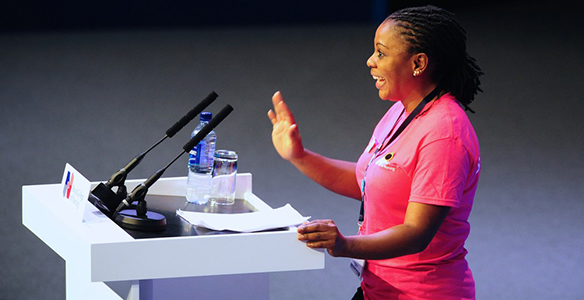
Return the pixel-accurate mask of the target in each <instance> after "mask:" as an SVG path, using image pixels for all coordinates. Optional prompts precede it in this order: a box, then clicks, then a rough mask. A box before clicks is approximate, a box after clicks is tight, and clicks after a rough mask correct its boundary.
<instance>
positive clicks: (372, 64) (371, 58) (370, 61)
mask: <svg viewBox="0 0 584 300" xmlns="http://www.w3.org/2000/svg"><path fill="white" fill-rule="evenodd" d="M367 66H368V67H369V68H374V67H375V58H374V55H373V54H372V55H371V56H369V58H368V59H367Z"/></svg>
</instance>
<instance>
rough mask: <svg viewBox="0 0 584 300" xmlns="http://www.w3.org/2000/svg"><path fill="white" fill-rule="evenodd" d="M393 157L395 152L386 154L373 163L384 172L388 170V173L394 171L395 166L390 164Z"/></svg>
mask: <svg viewBox="0 0 584 300" xmlns="http://www.w3.org/2000/svg"><path fill="white" fill-rule="evenodd" d="M394 156H395V152H391V153H388V154H386V155H385V156H384V157H383V158H380V159H378V160H377V161H376V162H375V165H377V166H378V167H380V168H384V169H386V170H389V171H395V164H392V163H391V162H390V161H391V160H392V159H393V157H394Z"/></svg>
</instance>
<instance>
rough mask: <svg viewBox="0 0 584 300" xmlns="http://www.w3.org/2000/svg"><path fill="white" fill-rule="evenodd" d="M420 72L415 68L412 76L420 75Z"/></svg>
mask: <svg viewBox="0 0 584 300" xmlns="http://www.w3.org/2000/svg"><path fill="white" fill-rule="evenodd" d="M421 73H422V72H421V71H420V70H415V71H414V77H415V76H418V75H420V74H421Z"/></svg>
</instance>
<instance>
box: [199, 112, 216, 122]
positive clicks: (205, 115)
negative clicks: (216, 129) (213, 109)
mask: <svg viewBox="0 0 584 300" xmlns="http://www.w3.org/2000/svg"><path fill="white" fill-rule="evenodd" d="M212 117H213V114H212V113H210V112H208V111H204V112H202V113H201V117H200V119H201V122H209V121H211V118H212Z"/></svg>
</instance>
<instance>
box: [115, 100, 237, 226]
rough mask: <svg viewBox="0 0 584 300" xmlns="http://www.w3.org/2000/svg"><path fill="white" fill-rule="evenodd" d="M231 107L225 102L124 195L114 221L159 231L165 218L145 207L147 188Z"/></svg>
mask: <svg viewBox="0 0 584 300" xmlns="http://www.w3.org/2000/svg"><path fill="white" fill-rule="evenodd" d="M232 111H233V107H231V105H229V104H227V105H226V106H225V107H223V109H222V110H221V111H219V113H217V114H216V115H215V117H213V119H211V121H209V123H208V124H207V125H205V126H204V127H203V128H202V129H201V130H200V131H199V132H198V133H197V134H196V135H195V136H193V137H192V138H191V139H190V140H189V142H187V143H186V144H185V145H184V146H183V151H182V152H181V153H180V154H179V155H177V156H176V157H175V158H174V159H173V160H172V161H171V162H169V163H168V164H167V165H166V166H165V167H164V168H162V169H160V170H158V171H156V172H155V173H154V174H152V175H151V176H150V177H149V178H148V179H146V180H145V181H144V182H143V183H141V184H140V185H138V186H137V187H136V188H134V190H132V192H131V193H130V194H129V195H128V197H126V198H125V199H124V200H122V201H121V203H120V204H119V205H118V206H117V207H116V209H115V210H114V213H113V216H114V220H115V222H116V223H118V224H119V225H120V226H121V227H123V228H127V229H133V230H144V231H161V230H164V229H165V228H166V218H165V217H164V216H163V215H161V214H159V213H155V212H149V211H148V210H147V208H146V201H145V200H144V198H145V196H146V194H147V193H148V188H150V187H151V186H152V185H153V184H154V183H156V181H158V179H160V177H162V174H164V172H165V171H166V169H168V167H170V166H171V165H172V164H173V163H174V162H175V161H177V160H178V159H179V158H180V157H181V156H182V155H183V154H184V153H188V152H190V151H191V150H192V149H193V147H195V146H196V145H197V144H199V142H201V140H203V139H204V138H205V136H207V134H209V132H211V130H213V129H214V128H215V127H216V126H217V125H219V123H221V122H222V121H223V120H224V119H225V118H226V117H227V116H228V115H229V114H230V113H231V112H232ZM135 201H138V204H137V206H136V209H135V210H134V211H133V210H130V209H127V208H130V207H131V205H132V203H133V202H135Z"/></svg>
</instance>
